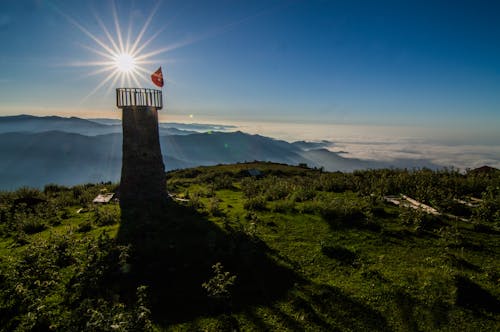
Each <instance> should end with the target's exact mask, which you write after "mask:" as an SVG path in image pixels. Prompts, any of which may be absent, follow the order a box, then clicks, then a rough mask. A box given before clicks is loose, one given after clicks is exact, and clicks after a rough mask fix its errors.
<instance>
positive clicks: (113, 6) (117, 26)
mask: <svg viewBox="0 0 500 332" xmlns="http://www.w3.org/2000/svg"><path fill="white" fill-rule="evenodd" d="M111 9H112V12H113V21H114V22H115V30H116V35H117V36H118V44H119V45H120V52H121V53H125V49H124V48H123V38H122V31H121V29H120V21H119V19H118V12H117V10H116V4H115V1H114V0H111Z"/></svg>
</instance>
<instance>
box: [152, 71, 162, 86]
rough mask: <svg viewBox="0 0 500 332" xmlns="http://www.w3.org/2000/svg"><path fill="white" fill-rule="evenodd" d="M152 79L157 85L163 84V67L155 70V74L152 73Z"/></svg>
mask: <svg viewBox="0 0 500 332" xmlns="http://www.w3.org/2000/svg"><path fill="white" fill-rule="evenodd" d="M151 80H152V81H153V83H154V84H155V85H156V86H158V87H160V88H161V87H162V86H163V74H162V72H161V67H160V68H158V70H157V71H155V72H154V73H153V75H151Z"/></svg>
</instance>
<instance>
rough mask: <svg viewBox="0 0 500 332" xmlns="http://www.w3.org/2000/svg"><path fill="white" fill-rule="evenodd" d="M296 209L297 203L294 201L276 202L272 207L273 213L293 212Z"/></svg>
mask: <svg viewBox="0 0 500 332" xmlns="http://www.w3.org/2000/svg"><path fill="white" fill-rule="evenodd" d="M294 209H295V202H294V201H292V200H288V199H287V200H283V201H277V202H274V204H272V205H271V211H272V212H291V211H293V210H294Z"/></svg>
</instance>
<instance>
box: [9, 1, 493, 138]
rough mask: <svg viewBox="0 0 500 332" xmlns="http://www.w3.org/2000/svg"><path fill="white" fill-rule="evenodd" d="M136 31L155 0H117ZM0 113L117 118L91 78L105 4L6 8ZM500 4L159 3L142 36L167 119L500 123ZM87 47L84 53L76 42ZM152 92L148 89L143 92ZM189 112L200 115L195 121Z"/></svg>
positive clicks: (110, 99) (108, 13) (485, 126)
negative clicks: (162, 79) (161, 80)
mask: <svg viewBox="0 0 500 332" xmlns="http://www.w3.org/2000/svg"><path fill="white" fill-rule="evenodd" d="M115 3H116V7H117V10H118V16H119V18H120V24H121V28H122V29H121V30H122V31H123V32H124V33H126V30H127V27H128V25H129V22H130V21H131V20H130V19H131V18H132V22H133V25H132V30H131V31H132V32H133V33H132V35H133V36H135V35H137V33H138V32H139V30H140V28H141V27H142V26H143V24H144V22H145V21H146V19H147V17H148V15H149V14H150V12H151V10H152V9H153V8H154V7H155V4H156V3H157V2H156V1H146V0H143V1H122V0H116V1H115ZM0 6H1V7H0V45H1V47H0V115H7V114H9V115H11V114H20V113H28V114H35V115H38V114H39V115H42V114H62V115H67V116H69V115H74V116H79V117H96V116H107V117H111V116H113V117H118V116H119V113H118V112H117V111H116V110H115V107H114V95H113V92H112V91H111V93H109V91H110V90H109V88H114V87H118V86H111V87H109V86H108V85H105V86H104V87H103V88H102V89H100V90H99V91H97V92H96V93H95V94H93V95H91V96H90V97H88V98H86V99H85V97H86V96H87V95H88V94H89V93H90V92H91V91H92V90H93V89H94V87H96V86H97V85H98V84H99V82H101V81H102V80H103V79H104V78H105V76H106V75H95V76H88V77H86V75H87V74H88V73H89V72H91V71H93V70H95V69H96V68H95V67H94V68H93V67H81V66H74V64H75V63H77V62H79V63H81V62H88V61H99V60H100V59H99V56H98V55H96V54H95V53H93V52H91V51H89V50H88V49H86V48H85V47H84V46H85V45H86V46H91V47H94V48H99V46H98V45H97V44H96V43H95V42H94V41H93V40H92V39H90V38H89V37H88V36H87V35H86V34H85V33H83V32H82V31H81V30H80V29H79V28H78V27H76V26H75V25H74V24H72V23H71V22H70V21H69V20H68V19H67V17H71V18H72V19H74V20H76V21H77V22H78V23H79V24H81V25H82V26H83V27H85V28H86V29H88V30H89V31H90V32H91V33H92V34H94V35H95V36H96V37H98V38H99V39H101V40H103V41H106V36H105V34H104V32H103V30H102V29H101V28H100V27H99V25H98V24H97V21H96V18H95V15H94V13H98V16H100V17H101V18H102V20H103V21H104V22H105V24H106V26H107V27H108V29H109V30H110V31H111V33H112V34H113V35H115V34H116V31H115V28H114V23H113V16H112V10H111V8H112V6H111V2H109V1H62V0H61V1H46V0H2V2H1V4H0ZM499 14H500V2H498V1H333V0H332V1H326V0H325V1H315V0H308V1H289V0H286V1H285V0H283V1H278V0H265V1H229V0H227V1H189V0H188V1H163V2H161V3H160V5H159V9H158V11H157V12H156V14H155V16H154V18H153V20H152V23H151V25H150V26H149V27H148V29H147V31H146V33H145V39H147V38H148V37H150V36H152V35H153V34H154V33H155V32H157V31H158V30H160V29H161V28H162V27H165V26H166V27H165V29H164V30H163V31H162V32H161V33H160V34H159V35H158V37H157V38H156V39H155V40H154V41H153V42H152V43H151V44H150V45H148V47H147V48H146V50H147V51H152V50H155V49H160V48H163V47H168V46H174V45H181V47H178V48H175V49H173V50H171V51H169V52H165V53H162V54H159V55H158V56H155V57H154V59H155V60H157V63H152V64H148V65H147V66H146V67H147V69H148V70H151V72H153V71H154V70H155V69H156V68H157V67H158V66H159V65H162V66H163V68H164V70H165V72H166V73H165V76H166V78H167V79H168V82H167V84H166V86H165V87H164V89H163V91H164V93H165V94H166V105H167V106H166V109H165V111H163V114H164V115H163V118H164V119H166V120H168V118H169V117H171V118H172V119H175V120H182V119H185V120H186V121H194V120H193V119H195V120H196V119H198V120H200V121H212V122H214V121H243V120H252V121H278V122H288V121H290V122H300V123H322V124H325V123H326V124H328V123H331V124H343V123H347V124H368V125H418V126H435V127H440V126H443V127H446V128H469V129H471V128H473V130H475V131H477V132H478V133H480V132H482V131H483V130H484V131H490V132H492V131H495V130H497V128H498V127H499V126H500V42H499V41H500V24H498V15H499ZM82 45H83V46H82ZM145 87H152V86H151V85H147V86H145ZM189 115H193V117H192V118H190V117H189Z"/></svg>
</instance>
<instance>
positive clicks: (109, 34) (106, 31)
mask: <svg viewBox="0 0 500 332" xmlns="http://www.w3.org/2000/svg"><path fill="white" fill-rule="evenodd" d="M94 16H95V19H96V20H97V23H98V24H99V26H100V27H101V29H102V31H104V34H105V35H106V37H108V40H109V42H110V43H111V44H112V45H113V48H114V50H115V52H116V53H120V49H119V48H118V45H116V42H115V40H114V39H113V36H111V33H110V32H109V30H108V28H107V27H106V25H105V24H104V22H103V21H102V20H101V18H100V17H99V15H97V13H94Z"/></svg>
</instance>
